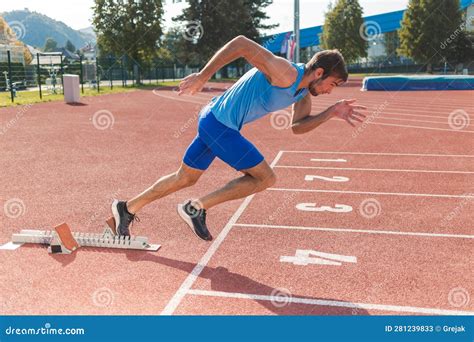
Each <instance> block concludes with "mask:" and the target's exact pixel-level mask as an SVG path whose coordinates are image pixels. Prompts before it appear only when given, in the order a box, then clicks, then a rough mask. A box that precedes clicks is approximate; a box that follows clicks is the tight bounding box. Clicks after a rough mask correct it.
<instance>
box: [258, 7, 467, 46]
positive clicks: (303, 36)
mask: <svg viewBox="0 0 474 342" xmlns="http://www.w3.org/2000/svg"><path fill="white" fill-rule="evenodd" d="M460 2H461V8H462V9H465V8H467V7H469V6H470V5H472V4H473V3H474V0H461V1H460ZM403 13H405V10H400V11H395V12H389V13H382V14H377V15H371V16H367V17H364V20H365V21H366V22H369V21H370V22H375V23H376V25H378V26H380V33H385V32H391V31H395V30H398V29H399V28H400V22H401V20H402V19H403ZM288 32H292V31H287V32H282V33H277V34H274V35H272V36H267V37H265V38H264V46H265V47H266V48H267V49H268V50H270V51H271V52H280V49H281V45H282V43H283V40H284V39H285V36H286V35H287V33H288ZM322 32H323V26H322V25H320V26H313V27H308V28H304V29H300V46H301V48H305V47H308V46H315V45H319V35H320V34H321V33H322Z"/></svg>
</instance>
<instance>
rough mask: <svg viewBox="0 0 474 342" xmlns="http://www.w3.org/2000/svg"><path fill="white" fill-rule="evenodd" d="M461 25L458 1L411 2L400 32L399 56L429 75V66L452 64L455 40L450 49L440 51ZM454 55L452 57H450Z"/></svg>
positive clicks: (421, 0)
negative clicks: (422, 68) (416, 64)
mask: <svg viewBox="0 0 474 342" xmlns="http://www.w3.org/2000/svg"><path fill="white" fill-rule="evenodd" d="M461 25H462V12H461V8H460V4H459V0H410V2H409V4H408V8H407V10H406V11H405V14H404V16H403V20H402V27H401V29H400V31H399V32H400V33H399V37H400V48H399V49H398V51H399V53H400V54H401V55H403V56H407V57H410V58H412V59H413V60H414V61H415V62H417V63H421V64H425V65H426V66H427V70H428V72H431V71H432V65H433V64H438V63H441V62H443V61H445V60H452V59H453V57H454V56H453V55H455V53H456V52H455V51H456V50H455V49H454V47H455V46H456V41H457V40H458V39H457V38H458V37H459V36H460V35H459V34H458V35H457V36H456V38H455V39H454V40H453V41H452V42H450V43H449V44H450V46H451V47H450V48H448V49H446V48H443V44H445V42H447V40H448V39H449V37H450V36H451V35H453V34H454V33H455V32H456V31H457V30H458V31H459V28H460V27H461ZM453 52H454V53H453Z"/></svg>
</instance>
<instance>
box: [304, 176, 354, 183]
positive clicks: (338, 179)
mask: <svg viewBox="0 0 474 342" xmlns="http://www.w3.org/2000/svg"><path fill="white" fill-rule="evenodd" d="M315 179H320V180H323V181H327V182H347V181H349V178H347V177H343V176H332V177H325V176H317V175H306V176H305V177H304V180H305V181H309V182H312V181H314V180H315Z"/></svg>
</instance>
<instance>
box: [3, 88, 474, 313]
mask: <svg viewBox="0 0 474 342" xmlns="http://www.w3.org/2000/svg"><path fill="white" fill-rule="evenodd" d="M229 86H230V85H229V84H223V83H210V84H209V86H208V87H207V88H206V89H205V91H203V92H201V93H198V94H196V95H195V96H189V95H184V96H178V95H177V93H176V91H174V90H173V89H172V88H157V89H154V90H140V91H134V92H130V93H125V94H112V95H104V96H98V97H90V98H83V99H82V105H75V106H70V105H66V104H64V103H59V102H54V103H44V104H35V105H32V106H25V107H12V108H5V109H1V110H0V128H1V130H0V133H1V136H0V150H1V151H2V158H1V159H0V169H1V170H2V177H0V189H1V190H0V195H1V197H0V200H1V205H2V210H3V211H2V215H0V227H1V235H0V238H1V243H2V244H3V243H7V242H9V241H10V240H11V236H12V234H13V233H15V232H19V231H20V230H21V229H52V228H53V227H54V226H56V225H58V224H60V223H62V222H67V223H68V224H69V225H70V226H71V227H72V230H73V231H79V232H91V233H99V232H101V231H102V230H103V228H104V225H105V224H104V221H105V219H106V218H107V217H108V216H109V215H110V203H111V201H112V198H120V199H128V198H130V197H132V196H134V195H135V194H137V193H138V192H141V191H142V190H143V189H145V188H147V187H148V186H150V185H151V184H153V182H155V181H156V180H157V179H158V178H160V177H161V176H163V175H166V174H169V173H172V172H174V171H176V170H177V169H178V167H179V165H180V162H181V158H182V155H183V153H184V151H185V149H186V147H187V146H188V144H189V143H190V142H191V141H192V139H193V137H194V135H195V133H196V124H197V113H198V111H199V109H200V108H201V107H202V106H203V105H204V104H206V103H207V101H209V100H210V99H211V98H212V97H213V96H216V95H218V94H220V93H221V92H222V91H224V90H225V88H226V87H229ZM342 98H346V99H350V98H356V99H357V100H358V101H357V102H358V103H359V104H362V105H366V106H367V107H368V108H369V109H368V110H367V112H366V114H367V119H366V120H365V123H364V124H357V127H356V128H352V127H351V126H349V125H348V124H347V123H346V122H344V121H340V120H337V119H332V120H330V121H329V122H327V123H325V124H323V125H322V126H320V127H319V128H317V129H316V130H314V131H312V132H310V133H308V134H304V135H294V134H293V133H292V131H291V129H288V128H287V125H288V122H289V108H288V109H287V110H282V111H279V112H276V113H273V114H271V115H268V116H266V117H265V118H263V119H261V120H259V121H257V122H254V123H252V124H250V125H248V126H246V127H245V128H244V129H243V131H242V132H243V134H244V135H245V136H246V137H247V138H248V139H250V140H251V141H252V142H254V143H255V145H256V146H257V147H258V148H259V149H260V151H261V152H262V153H263V154H264V155H265V157H266V160H267V161H268V162H269V163H271V165H272V166H273V167H274V170H275V173H276V174H277V178H278V180H277V183H276V184H275V185H274V186H273V187H272V188H270V189H267V190H266V191H263V192H260V193H258V194H256V195H254V196H250V197H248V198H246V199H242V200H237V201H232V202H228V203H224V204H222V205H220V206H218V207H215V208H212V209H211V210H209V212H208V226H209V227H210V229H211V231H212V233H213V236H214V237H215V239H214V240H213V241H212V242H204V241H201V240H198V239H197V238H196V237H195V236H194V235H193V234H192V233H191V231H190V230H189V228H188V227H187V226H185V224H184V223H183V222H182V221H181V220H180V218H179V217H178V215H177V214H176V211H175V206H176V204H177V203H180V202H182V201H184V200H185V199H187V198H196V197H199V196H201V195H203V194H205V193H207V192H210V191H211V190H214V189H215V188H216V187H218V186H219V187H220V186H223V185H224V184H225V183H226V182H228V181H230V180H231V179H233V178H235V177H239V176H240V173H239V172H236V171H234V170H233V169H231V168H230V167H228V166H227V165H225V164H224V163H223V162H221V161H220V160H217V159H216V160H215V161H214V163H213V164H212V165H211V167H210V169H209V171H208V172H207V173H205V174H204V175H203V177H201V179H200V180H199V182H198V183H197V184H196V185H195V186H193V187H191V188H187V189H184V190H182V191H180V192H177V193H175V194H172V195H170V196H168V197H166V198H164V199H161V200H158V201H156V202H154V203H152V204H151V205H149V206H147V207H145V208H144V209H143V210H142V211H141V212H140V213H139V215H138V216H139V217H140V219H141V222H140V223H135V224H134V226H133V231H132V233H133V234H134V235H139V236H147V237H148V239H149V240H150V241H151V242H152V243H157V244H161V245H162V247H161V249H160V250H159V251H158V252H143V251H132V250H112V249H100V248H80V249H79V250H77V251H76V252H74V253H72V254H70V255H50V254H48V253H47V250H46V247H45V246H40V245H33V244H27V245H23V246H21V247H20V248H18V249H16V250H0V255H1V259H2V272H1V274H0V310H1V312H2V313H4V314H27V315H30V314H46V315H54V314H92V315H96V314H100V315H118V314H131V315H135V314H144V315H148V314H166V315H169V314H176V315H186V314H193V315H195V314H196V315H201V314H218V315H221V314H231V315H234V314H250V315H253V314H257V315H262V314H263V315H273V314H277V315H287V314H289V315H293V314H303V315H387V314H396V315H398V314H409V315H410V314H413V315H424V314H429V315H431V314H434V315H438V314H439V315H445V314H447V315H451V314H473V313H474V303H473V300H471V297H472V296H473V294H474V288H473V284H474V276H473V273H472V264H473V257H474V256H473V252H472V251H474V240H473V238H474V234H473V228H474V216H473V215H472V212H473V211H474V154H473V151H474V102H473V101H472V99H473V98H474V92H470V91H444V92H361V91H360V80H355V81H353V82H351V83H349V84H348V85H347V86H344V87H341V88H339V89H336V90H335V91H334V92H333V94H331V95H324V96H319V97H316V98H313V113H317V112H319V111H322V110H324V109H325V108H327V107H328V106H330V105H331V104H333V103H334V102H335V101H337V100H339V99H342Z"/></svg>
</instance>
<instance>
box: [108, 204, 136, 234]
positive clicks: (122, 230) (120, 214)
mask: <svg viewBox="0 0 474 342" xmlns="http://www.w3.org/2000/svg"><path fill="white" fill-rule="evenodd" d="M126 203H127V202H124V201H119V200H114V201H113V203H112V214H113V215H114V219H115V233H116V234H117V235H123V236H130V234H131V229H130V224H131V223H132V222H133V220H136V221H140V220H139V219H138V217H136V216H135V215H133V214H130V213H129V212H128V210H127V205H126Z"/></svg>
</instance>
